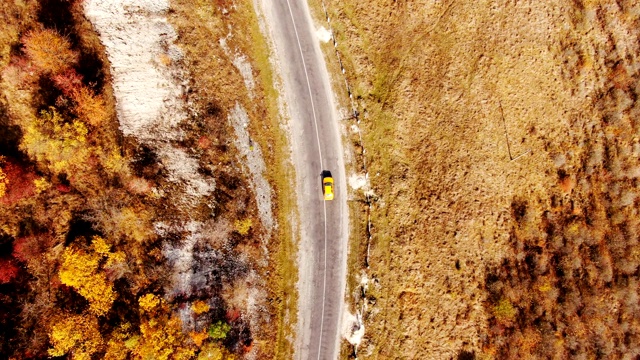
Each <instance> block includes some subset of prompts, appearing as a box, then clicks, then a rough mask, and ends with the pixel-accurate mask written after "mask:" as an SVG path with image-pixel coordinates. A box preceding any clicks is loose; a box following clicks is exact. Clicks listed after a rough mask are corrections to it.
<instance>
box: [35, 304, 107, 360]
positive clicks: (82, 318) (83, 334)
mask: <svg viewBox="0 0 640 360" xmlns="http://www.w3.org/2000/svg"><path fill="white" fill-rule="evenodd" d="M49 339H50V341H51V344H52V345H53V347H52V348H51V349H49V351H48V352H49V355H51V356H63V355H65V354H69V353H70V354H71V359H73V360H90V359H91V356H92V355H93V354H95V353H97V352H98V351H100V350H101V348H102V347H103V346H104V340H103V339H102V336H101V335H100V331H99V327H98V319H97V318H96V317H95V316H93V315H91V314H82V315H75V314H69V315H66V316H64V317H60V318H59V319H56V321H55V322H54V324H53V325H52V326H51V330H50V332H49Z"/></svg>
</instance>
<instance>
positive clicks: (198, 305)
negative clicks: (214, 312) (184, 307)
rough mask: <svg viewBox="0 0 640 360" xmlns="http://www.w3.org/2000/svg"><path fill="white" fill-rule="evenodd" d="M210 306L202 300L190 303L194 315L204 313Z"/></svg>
mask: <svg viewBox="0 0 640 360" xmlns="http://www.w3.org/2000/svg"><path fill="white" fill-rule="evenodd" d="M210 308H211V307H210V306H209V304H207V303H206V302H204V301H202V300H198V301H196V302H194V303H193V304H192V305H191V310H193V312H194V313H195V314H196V315H200V314H202V313H206V312H207V311H209V309H210Z"/></svg>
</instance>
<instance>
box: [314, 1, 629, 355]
mask: <svg viewBox="0 0 640 360" xmlns="http://www.w3.org/2000/svg"><path fill="white" fill-rule="evenodd" d="M326 5H327V10H328V13H329V16H330V18H331V25H332V27H333V29H334V32H335V35H336V38H337V41H338V51H339V52H340V55H341V57H342V59H343V62H344V64H345V68H346V75H347V77H348V79H349V81H350V82H351V84H352V85H353V88H354V96H355V97H356V100H357V104H358V110H359V111H360V114H361V116H362V123H361V127H362V130H363V133H364V135H365V139H364V146H365V148H366V150H367V154H366V156H367V157H366V159H367V162H368V164H369V169H368V170H369V175H370V180H371V185H372V187H373V189H374V191H375V193H376V194H377V196H378V198H377V199H376V201H375V203H374V208H373V212H372V216H373V226H374V227H373V239H372V242H371V256H370V267H369V268H367V269H365V272H366V274H367V275H368V277H369V279H370V282H369V284H368V288H367V291H366V292H365V293H364V295H363V292H362V290H361V289H359V288H355V286H354V287H353V288H352V289H350V291H351V293H352V294H353V297H354V298H355V299H356V303H355V304H354V305H356V307H357V308H360V307H361V306H363V305H366V311H365V313H364V319H365V326H366V334H365V338H364V340H363V342H362V344H361V345H360V346H359V347H358V349H357V355H358V358H361V359H368V358H373V359H450V358H460V359H468V358H483V359H484V358H486V359H491V358H495V359H522V358H539V359H543V358H557V359H566V358H585V359H586V358H612V359H617V358H629V359H630V358H634V357H635V356H638V355H639V354H640V348H639V347H638V344H640V338H639V335H640V334H639V333H638V330H637V329H639V326H638V325H639V320H640V317H639V315H638V314H640V312H639V311H638V310H639V304H638V275H639V274H638V265H639V264H640V251H638V231H639V230H640V229H639V228H638V226H639V225H640V223H639V222H638V205H639V204H640V202H639V199H637V194H638V177H639V176H640V163H639V160H638V157H639V156H640V142H639V137H638V134H639V131H640V129H639V125H640V105H639V104H638V102H637V98H638V94H640V87H639V82H638V79H639V71H640V59H639V55H640V49H639V48H638V47H639V34H640V31H639V29H640V21H639V20H638V19H639V16H640V6H639V5H638V4H637V2H633V1H624V0H623V1H597V0H593V1H579V0H576V1H558V2H551V1H548V2H545V1H517V2H511V1H509V2H497V1H488V0H484V1H474V2H469V1H467V2H464V1H455V0H453V1H437V2H435V1H382V0H378V1H367V2H362V1H351V0H348V1H327V2H326ZM316 8H317V7H316ZM357 241H360V244H359V246H356V247H355V248H357V249H360V250H361V251H358V252H354V253H352V259H351V264H352V265H351V266H352V267H353V266H354V264H362V263H363V260H362V259H363V258H364V256H365V253H364V249H365V248H366V246H365V244H364V240H357ZM356 275H358V273H356ZM350 283H351V284H356V283H357V281H355V280H354V279H352V281H351V282H350ZM352 352H353V350H352V349H347V347H346V346H345V348H344V351H343V354H344V355H345V356H348V355H349V354H352Z"/></svg>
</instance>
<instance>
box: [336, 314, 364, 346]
mask: <svg viewBox="0 0 640 360" xmlns="http://www.w3.org/2000/svg"><path fill="white" fill-rule="evenodd" d="M344 309H345V310H344V312H343V313H342V329H341V332H342V337H343V338H345V339H346V340H347V341H348V342H349V344H351V345H354V346H358V345H360V342H361V341H362V337H363V336H364V323H363V322H362V316H361V315H360V313H357V314H356V315H353V314H351V313H350V312H349V310H347V306H346V305H345V306H344Z"/></svg>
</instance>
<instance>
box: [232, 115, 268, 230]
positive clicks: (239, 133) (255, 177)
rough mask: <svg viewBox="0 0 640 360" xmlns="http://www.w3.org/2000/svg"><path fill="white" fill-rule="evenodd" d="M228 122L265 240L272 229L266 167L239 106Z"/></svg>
mask: <svg viewBox="0 0 640 360" xmlns="http://www.w3.org/2000/svg"><path fill="white" fill-rule="evenodd" d="M229 121H231V125H233V129H234V130H235V133H236V140H235V145H236V148H238V151H239V152H240V156H241V157H244V158H246V162H245V164H246V166H247V167H248V168H249V173H250V174H251V184H250V186H251V190H253V193H254V194H255V196H256V201H257V203H258V215H259V216H260V220H261V221H262V225H263V226H264V227H265V229H266V231H267V238H268V236H269V235H270V234H271V230H272V229H273V214H272V210H271V186H270V185H269V183H268V182H267V179H265V177H264V175H263V174H264V173H265V171H266V166H265V164H264V159H263V157H262V151H261V150H260V145H258V144H257V143H254V142H253V141H252V140H251V138H250V137H249V132H248V131H247V126H249V116H248V115H247V112H246V111H245V110H244V108H243V107H242V106H240V104H237V103H236V106H235V107H234V108H233V109H232V110H231V111H230V112H229Z"/></svg>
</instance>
